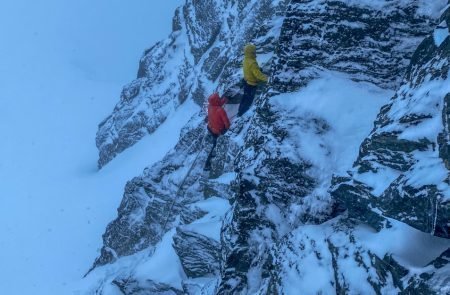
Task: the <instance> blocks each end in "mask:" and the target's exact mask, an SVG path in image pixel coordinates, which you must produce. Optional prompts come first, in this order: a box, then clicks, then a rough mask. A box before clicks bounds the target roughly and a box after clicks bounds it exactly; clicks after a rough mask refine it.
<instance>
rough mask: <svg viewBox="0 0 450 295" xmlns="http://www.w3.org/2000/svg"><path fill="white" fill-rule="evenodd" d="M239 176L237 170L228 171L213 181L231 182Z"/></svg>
mask: <svg viewBox="0 0 450 295" xmlns="http://www.w3.org/2000/svg"><path fill="white" fill-rule="evenodd" d="M236 177H237V173H236V172H228V173H225V174H222V175H221V176H219V178H217V179H214V180H212V181H214V182H217V183H221V184H227V185H229V184H231V182H232V181H233V180H235V179H236Z"/></svg>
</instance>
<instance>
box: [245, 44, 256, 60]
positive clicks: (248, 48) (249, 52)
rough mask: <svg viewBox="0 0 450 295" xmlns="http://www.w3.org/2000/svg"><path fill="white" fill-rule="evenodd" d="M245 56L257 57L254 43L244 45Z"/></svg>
mask: <svg viewBox="0 0 450 295" xmlns="http://www.w3.org/2000/svg"><path fill="white" fill-rule="evenodd" d="M244 55H245V57H250V58H256V46H255V45H253V44H247V45H245V47H244Z"/></svg>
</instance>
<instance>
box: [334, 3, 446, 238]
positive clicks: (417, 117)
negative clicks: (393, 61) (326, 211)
mask: <svg viewBox="0 0 450 295" xmlns="http://www.w3.org/2000/svg"><path fill="white" fill-rule="evenodd" d="M441 21H446V22H450V11H447V12H446V13H444V15H443V16H442V19H441ZM449 57H450V38H446V39H445V40H444V41H443V42H442V43H441V44H440V45H439V46H438V45H437V44H436V42H435V40H434V38H433V36H432V35H431V36H429V37H428V38H426V39H425V40H424V41H423V42H422V43H421V44H420V46H419V47H418V49H417V51H416V52H415V54H414V55H413V58H412V62H411V65H410V66H409V69H408V72H407V73H406V79H405V81H404V83H403V84H402V86H401V87H400V89H399V91H398V92H397V94H396V95H395V96H394V97H393V98H392V100H391V103H390V104H389V105H387V106H385V107H383V108H382V109H381V112H380V113H379V115H378V118H377V120H376V122H375V127H374V129H373V131H372V133H371V134H370V135H369V137H368V138H367V139H366V140H365V141H364V142H363V144H362V145H361V149H360V154H359V157H358V159H357V161H356V162H355V165H354V171H352V172H351V177H350V178H349V179H344V181H341V180H338V179H337V180H336V186H335V189H334V191H333V193H332V194H333V195H334V196H335V198H336V200H338V201H339V202H341V203H342V204H344V206H345V207H346V208H348V209H349V212H350V213H349V214H350V215H351V216H352V217H355V218H359V219H360V218H361V216H364V219H365V220H364V221H365V222H368V223H369V224H371V225H372V226H374V227H375V228H378V229H380V228H382V227H383V226H384V224H386V222H385V219H384V217H390V218H394V219H396V220H399V221H402V222H404V223H407V224H409V225H411V226H412V227H414V228H417V229H419V230H421V231H424V232H427V233H431V234H433V235H436V236H439V237H444V238H450V189H449V186H448V184H449V179H450V172H449V169H448V168H449V167H448V162H449V158H448V138H449V136H450V133H449V129H448V121H449V117H448V111H449V110H448V97H449V91H450V89H446V88H445V87H440V86H441V85H445V83H448V82H446V81H448V78H449V77H448V73H449V70H450V64H449ZM375 215H378V216H377V217H374V218H370V220H369V219H368V218H367V216H375Z"/></svg>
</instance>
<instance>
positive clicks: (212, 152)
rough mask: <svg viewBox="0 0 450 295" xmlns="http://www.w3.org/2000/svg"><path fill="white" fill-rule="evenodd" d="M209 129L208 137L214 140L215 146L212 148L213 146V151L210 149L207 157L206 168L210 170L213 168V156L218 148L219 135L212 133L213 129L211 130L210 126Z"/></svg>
mask: <svg viewBox="0 0 450 295" xmlns="http://www.w3.org/2000/svg"><path fill="white" fill-rule="evenodd" d="M208 131H209V132H208V137H209V139H208V140H211V141H212V144H213V146H212V148H211V151H210V152H209V154H208V158H207V159H206V163H205V170H209V169H210V168H211V160H212V158H213V155H214V151H215V149H216V145H217V138H219V135H216V134H214V133H212V132H211V130H210V129H209V128H208Z"/></svg>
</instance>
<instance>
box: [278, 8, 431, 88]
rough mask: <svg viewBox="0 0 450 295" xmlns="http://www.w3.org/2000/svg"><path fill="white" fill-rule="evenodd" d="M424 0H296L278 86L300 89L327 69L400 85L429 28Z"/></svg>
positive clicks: (288, 22) (286, 23)
mask: <svg viewBox="0 0 450 295" xmlns="http://www.w3.org/2000/svg"><path fill="white" fill-rule="evenodd" d="M406 2H407V3H406ZM419 2H420V1H399V0H397V1H323V0H296V1H291V4H290V5H289V8H288V9H287V11H286V20H285V21H284V24H283V28H282V35H281V37H280V41H281V42H280V45H279V52H278V58H279V60H277V61H276V63H275V69H276V71H277V72H279V73H280V74H279V75H277V77H275V78H274V81H275V82H276V84H277V87H280V88H279V90H280V91H282V92H286V91H292V90H295V89H297V88H298V87H301V86H304V85H306V84H307V83H308V82H309V81H310V80H311V79H314V78H317V77H318V76H319V75H320V72H321V71H322V70H323V69H329V70H333V71H338V72H343V73H347V74H350V75H351V76H352V79H354V80H356V81H368V82H372V83H375V84H377V85H380V86H382V87H388V88H395V87H397V86H398V85H399V83H400V81H401V80H402V78H403V74H404V70H405V68H406V67H407V66H408V64H409V60H410V58H411V55H412V53H413V52H414V50H415V48H416V47H417V44H418V43H419V42H420V41H421V40H422V39H423V36H424V35H425V34H427V33H429V29H430V24H429V22H430V19H429V17H428V16H423V15H420V14H419V13H418V8H419V7H420V5H419ZM376 4H378V5H376ZM374 8H375V9H374ZM282 73H283V74H282Z"/></svg>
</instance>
